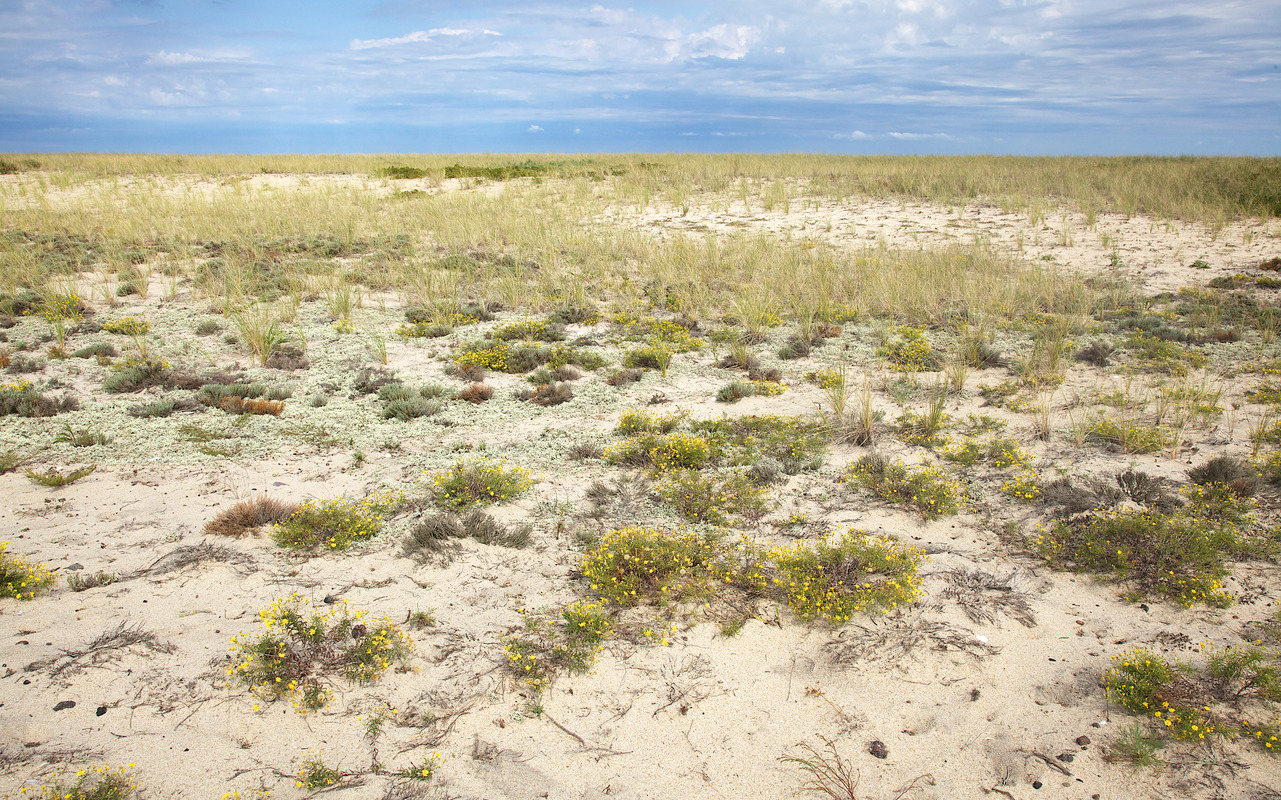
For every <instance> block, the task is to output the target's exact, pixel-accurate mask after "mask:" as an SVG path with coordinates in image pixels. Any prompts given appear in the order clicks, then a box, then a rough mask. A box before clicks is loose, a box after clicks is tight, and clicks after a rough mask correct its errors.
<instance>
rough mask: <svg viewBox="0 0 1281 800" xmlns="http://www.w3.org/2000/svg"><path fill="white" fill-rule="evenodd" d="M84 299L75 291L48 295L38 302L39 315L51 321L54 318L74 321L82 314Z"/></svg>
mask: <svg viewBox="0 0 1281 800" xmlns="http://www.w3.org/2000/svg"><path fill="white" fill-rule="evenodd" d="M84 308H85V304H84V301H83V300H81V299H80V295H78V294H76V293H75V292H71V293H70V294H55V295H49V296H47V297H45V298H44V299H43V301H42V302H41V304H40V315H41V316H42V317H44V318H45V319H47V320H49V321H50V322H53V321H55V320H71V321H73V322H74V321H75V320H78V319H80V318H81V317H82V316H84Z"/></svg>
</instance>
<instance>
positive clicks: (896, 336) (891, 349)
mask: <svg viewBox="0 0 1281 800" xmlns="http://www.w3.org/2000/svg"><path fill="white" fill-rule="evenodd" d="M876 354H877V355H878V356H880V357H881V358H884V359H885V360H886V361H888V362H889V364H890V369H893V370H896V371H899V372H921V371H925V370H936V369H939V368H940V367H941V366H942V365H943V358H942V356H941V355H939V353H937V352H936V351H935V350H934V347H933V345H931V344H930V340H929V339H927V338H925V333H924V332H923V331H922V330H921V329H919V328H908V327H900V328H895V329H894V331H893V332H892V333H891V335H890V336H889V337H888V338H886V340H885V342H884V343H882V344H881V346H880V347H878V348H877V350H876Z"/></svg>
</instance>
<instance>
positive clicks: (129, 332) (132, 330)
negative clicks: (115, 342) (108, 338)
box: [102, 317, 151, 336]
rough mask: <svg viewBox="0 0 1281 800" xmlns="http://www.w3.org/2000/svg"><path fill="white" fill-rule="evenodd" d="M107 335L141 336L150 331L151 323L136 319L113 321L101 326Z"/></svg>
mask: <svg viewBox="0 0 1281 800" xmlns="http://www.w3.org/2000/svg"><path fill="white" fill-rule="evenodd" d="M102 329H103V330H104V331H106V332H107V333H118V334H121V335H122V336H142V335H143V334H145V333H149V332H150V331H151V323H150V322H148V321H147V320H145V319H138V318H137V317H121V318H120V319H113V320H111V321H109V322H107V323H106V324H104V325H103V326H102Z"/></svg>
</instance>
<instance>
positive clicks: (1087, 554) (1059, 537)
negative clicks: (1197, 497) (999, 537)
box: [1036, 507, 1246, 606]
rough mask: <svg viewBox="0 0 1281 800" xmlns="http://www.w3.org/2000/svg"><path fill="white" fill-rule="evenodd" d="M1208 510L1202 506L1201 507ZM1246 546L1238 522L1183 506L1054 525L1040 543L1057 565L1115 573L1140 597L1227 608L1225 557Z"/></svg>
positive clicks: (1102, 516) (1047, 557) (1044, 553)
mask: <svg viewBox="0 0 1281 800" xmlns="http://www.w3.org/2000/svg"><path fill="white" fill-rule="evenodd" d="M1202 508H1204V507H1202ZM1245 544H1246V542H1245V541H1243V539H1242V538H1241V535H1240V533H1239V528H1238V526H1237V525H1236V524H1234V523H1231V522H1225V521H1220V520H1215V519H1213V518H1211V517H1209V516H1208V515H1205V514H1202V513H1197V511H1196V509H1195V507H1194V508H1193V509H1191V510H1189V509H1181V510H1179V511H1177V512H1175V513H1173V514H1165V513H1162V512H1160V511H1153V510H1148V509H1144V510H1141V511H1122V512H1116V513H1110V514H1101V515H1098V516H1095V517H1092V518H1091V519H1089V520H1087V521H1084V522H1081V523H1075V524H1069V523H1064V522H1058V523H1055V525H1054V526H1053V527H1052V528H1051V529H1050V530H1049V531H1047V532H1046V533H1044V534H1043V535H1041V536H1040V537H1039V538H1038V539H1037V541H1036V547H1037V549H1038V550H1039V551H1040V553H1041V555H1043V556H1044V557H1045V558H1046V560H1047V561H1048V562H1049V563H1050V564H1051V565H1053V566H1056V567H1059V568H1064V569H1073V570H1079V571H1084V572H1096V573H1102V574H1107V575H1112V576H1114V577H1116V578H1117V579H1118V580H1122V581H1126V582H1129V583H1132V584H1134V586H1135V588H1136V591H1137V593H1138V594H1139V595H1140V596H1141V595H1149V594H1155V595H1159V596H1164V597H1169V598H1171V599H1173V600H1176V601H1178V602H1179V603H1181V604H1183V605H1184V606H1191V605H1194V604H1196V603H1207V604H1210V605H1216V606H1223V605H1227V604H1229V603H1231V598H1230V597H1229V596H1228V595H1227V594H1226V593H1225V592H1224V591H1223V584H1222V582H1221V578H1222V577H1223V576H1224V575H1226V574H1227V569H1226V568H1225V567H1224V559H1225V558H1227V557H1229V556H1231V555H1232V554H1234V553H1238V552H1240V550H1241V548H1242V547H1243V546H1244V545H1245Z"/></svg>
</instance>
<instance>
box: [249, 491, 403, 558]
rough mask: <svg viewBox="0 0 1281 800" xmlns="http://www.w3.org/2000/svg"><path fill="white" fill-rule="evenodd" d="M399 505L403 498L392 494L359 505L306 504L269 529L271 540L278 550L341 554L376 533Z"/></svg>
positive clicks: (337, 500)
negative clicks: (337, 551) (340, 552)
mask: <svg viewBox="0 0 1281 800" xmlns="http://www.w3.org/2000/svg"><path fill="white" fill-rule="evenodd" d="M403 502H404V497H403V495H400V494H399V493H393V492H384V493H381V494H375V495H370V496H369V497H366V498H364V499H363V500H359V501H356V500H350V499H348V498H346V497H335V498H333V499H330V500H307V501H305V502H303V503H301V504H300V505H299V506H298V507H297V508H296V509H294V512H293V513H292V514H290V515H289V516H288V517H287V518H286V519H283V520H281V521H280V522H277V523H276V524H275V525H273V526H272V531H271V538H272V539H273V540H274V541H275V542H276V544H278V545H280V546H281V547H292V548H295V549H300V550H309V549H312V548H315V547H320V546H322V545H323V546H324V547H325V548H326V549H328V550H343V549H346V548H347V547H350V546H351V545H352V543H353V542H357V541H361V540H363V539H368V538H369V537H370V536H373V535H374V534H375V533H378V531H379V530H381V529H382V524H383V517H384V516H385V515H386V514H387V513H389V512H391V511H393V510H394V509H396V508H398V507H399V505H400V504H401V503H403Z"/></svg>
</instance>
